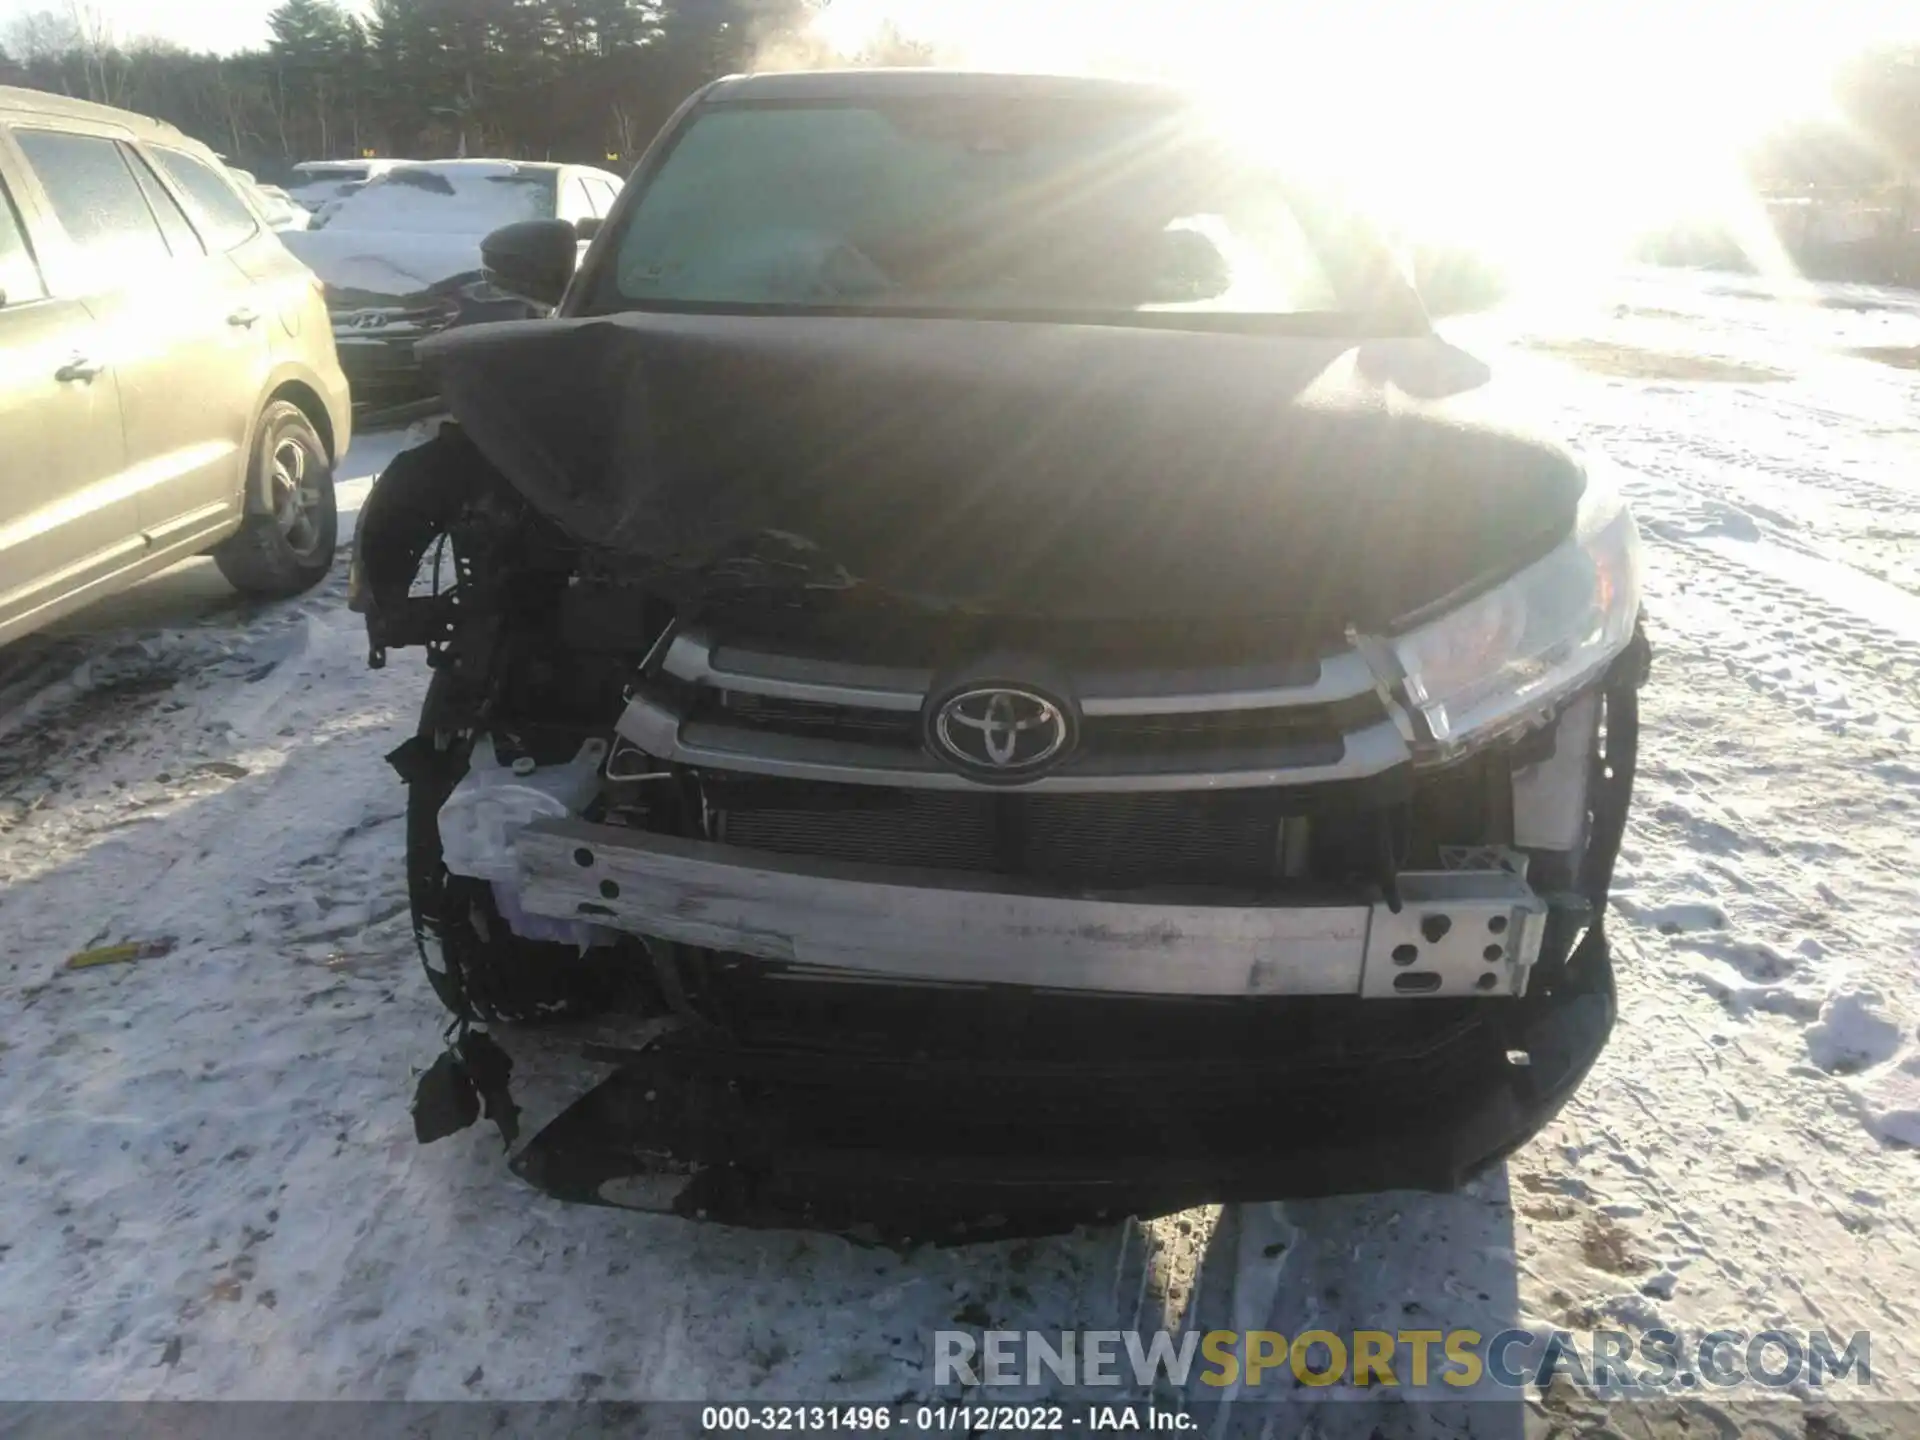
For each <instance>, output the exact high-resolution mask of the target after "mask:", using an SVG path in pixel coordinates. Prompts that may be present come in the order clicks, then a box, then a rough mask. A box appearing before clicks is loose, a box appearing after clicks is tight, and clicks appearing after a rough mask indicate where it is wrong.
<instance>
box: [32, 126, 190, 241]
mask: <svg viewBox="0 0 1920 1440" xmlns="http://www.w3.org/2000/svg"><path fill="white" fill-rule="evenodd" d="M13 138H14V139H15V140H17V141H18V142H19V143H20V148H21V149H22V150H23V151H25V152H26V156H27V160H28V162H29V163H30V164H31V165H32V166H33V172H34V174H35V175H37V176H39V177H40V187H41V188H42V189H43V190H45V191H46V192H47V199H48V200H50V201H51V202H52V203H53V213H54V214H55V215H56V216H57V217H58V218H59V221H60V225H61V228H63V229H64V230H65V231H66V232H67V236H68V238H69V239H71V240H72V241H73V243H74V245H75V246H76V247H77V248H78V249H79V250H80V251H81V253H82V254H84V255H85V256H86V257H87V259H88V260H89V261H90V262H92V263H93V264H94V265H95V266H96V267H98V269H99V270H100V271H103V272H104V271H107V270H112V271H116V272H124V271H127V270H138V269H142V268H144V267H146V266H149V265H153V264H155V263H163V262H165V261H167V260H169V259H171V258H172V252H170V251H169V250H168V249H167V242H166V239H165V238H164V237H163V236H162V235H161V233H160V226H159V223H158V222H157V221H155V219H154V218H153V211H152V210H151V209H149V208H148V207H147V197H146V196H145V195H143V194H141V193H140V182H139V181H137V180H136V179H134V176H133V171H131V170H129V169H128V168H127V162H126V160H125V158H123V157H122V155H121V153H120V147H119V146H118V145H117V144H115V143H114V142H113V141H111V140H102V139H100V138H99V137H98V136H94V135H70V134H67V133H66V132H64V131H59V130H16V131H15V132H14V137H13Z"/></svg>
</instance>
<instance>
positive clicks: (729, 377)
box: [422, 314, 1584, 633]
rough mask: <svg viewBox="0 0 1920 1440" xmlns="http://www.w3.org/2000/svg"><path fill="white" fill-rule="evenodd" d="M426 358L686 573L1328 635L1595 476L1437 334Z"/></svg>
mask: <svg viewBox="0 0 1920 1440" xmlns="http://www.w3.org/2000/svg"><path fill="white" fill-rule="evenodd" d="M422 354H423V355H424V356H425V357H427V359H428V363H429V364H430V365H431V366H432V367H433V368H434V370H435V372H436V373H437V375H438V378H439V382H440V387H441V391H442V394H443V395H444V396H445V398H446V400H447V402H448V405H449V406H450V408H451V409H452V411H453V414H454V416H455V418H456V419H458V420H459V421H460V423H461V424H462V426H463V427H464V428H465V430H466V431H467V433H468V435H469V436H470V437H471V438H472V440H473V442H474V444H475V445H476V446H477V447H478V448H479V450H480V451H481V452H482V454H484V455H485V456H486V458H487V459H488V460H489V461H491V462H492V463H493V464H494V465H495V466H497V467H498V468H499V469H500V470H501V471H502V472H503V473H504V474H505V476H506V477H507V479H508V480H509V481H510V482H511V483H512V484H513V485H514V486H515V487H516V488H517V489H518V490H519V491H520V492H521V493H522V494H523V495H525V496H526V497H527V499H528V500H529V501H530V502H531V503H532V504H533V505H534V506H535V507H536V508H537V509H538V510H540V511H541V512H542V513H544V514H545V515H546V516H547V517H548V518H550V519H551V520H553V521H554V522H556V523H557V524H558V525H559V526H560V527H561V528H562V529H564V530H565V531H567V532H568V533H569V534H571V535H572V536H573V537H574V538H575V539H577V540H578V541H580V542H582V543H585V544H588V545H591V546H597V547H603V548H605V549H607V550H611V551H614V552H619V553H620V554H622V555H624V556H628V557H631V558H632V559H633V560H634V561H636V562H644V563H645V564H647V565H650V566H652V567H655V568H656V569H658V570H659V571H661V572H662V573H663V574H665V575H667V576H668V577H669V578H670V579H672V580H673V581H674V582H676V583H677V585H678V586H679V587H680V589H681V590H682V591H683V592H684V591H686V590H689V589H690V590H692V591H694V592H696V593H712V592H715V591H721V590H726V589H728V588H730V587H738V586H740V585H743V584H747V585H765V584H781V583H785V584H803V585H809V586H822V585H824V586H850V585H856V584H857V585H865V586H873V587H878V588H879V589H880V590H883V591H885V592H887V593H888V594H889V595H890V596H893V597H897V598H899V599H902V600H905V601H907V602H910V603H912V604H915V605H917V606H924V607H928V608H932V609H937V610H947V611H963V612H969V613H974V614H982V615H1007V616H1019V615H1044V616H1050V617H1053V618H1058V619H1070V620H1078V619H1089V620H1114V619H1125V618H1129V617H1141V618H1145V617H1154V618H1156V619H1158V620H1161V621H1165V620H1167V619H1169V618H1182V617H1191V618H1202V617H1221V616H1229V615H1231V616H1240V617H1248V616H1268V617H1272V618H1274V619H1276V620H1278V619H1281V618H1283V617H1291V618H1292V620H1293V621H1294V622H1295V623H1294V626H1293V627H1292V628H1294V629H1295V630H1296V632H1297V631H1298V629H1299V626H1300V624H1301V623H1302V622H1305V623H1306V628H1307V629H1309V630H1311V631H1315V632H1318V631H1322V630H1329V631H1333V632H1335V633H1337V632H1338V630H1339V629H1340V628H1341V627H1343V626H1344V625H1346V624H1348V623H1359V624H1380V623H1383V622H1385V621H1386V620H1388V619H1390V618H1392V617H1394V616H1396V615H1400V614H1404V613H1406V612H1407V611H1409V610H1412V609H1414V608H1417V607H1418V606H1420V605H1423V604H1426V603H1429V602H1431V601H1433V600H1436V599H1438V598H1440V597H1442V596H1443V595H1445V594H1448V593H1450V592H1451V591H1453V590H1455V589H1457V588H1459V587H1460V586H1462V585H1465V584H1469V583H1472V582H1474V581H1476V580H1478V579H1481V578H1484V577H1486V576H1487V575H1488V574H1489V573H1490V572H1505V571H1510V570H1513V569H1516V568H1518V567H1519V566H1520V565H1522V564H1524V563H1526V562H1527V561H1528V560H1530V559H1533V558H1535V557H1536V556H1538V555H1539V554H1541V553H1543V552H1544V551H1545V550H1546V549H1547V548H1549V547H1550V546H1551V545H1552V544H1553V543H1555V542H1556V541H1557V540H1558V539H1560V538H1561V537H1563V536H1564V535H1566V534H1567V533H1568V531H1569V530H1570V528H1571V526H1572V523H1573V517H1574V512H1575V508H1576V505H1577V503H1578V498H1579V494H1580V491H1581V489H1582V486H1583V484H1584V480H1583V475H1582V471H1581V469H1580V467H1579V465H1578V464H1577V463H1576V461H1575V460H1574V459H1573V457H1572V456H1571V455H1569V454H1568V452H1567V451H1566V450H1565V449H1564V448H1563V447H1561V446H1559V445H1557V444H1555V443H1553V442H1552V441H1550V440H1547V439H1544V438H1542V437H1540V436H1538V435H1535V434H1531V433H1529V432H1528V431H1527V430H1525V429H1524V428H1520V427H1517V426H1514V425H1511V424H1509V423H1506V422H1505V421H1504V420H1503V419H1502V418H1501V417H1500V415H1499V414H1498V411H1497V405H1498V400H1497V397H1496V396H1495V394H1494V391H1495V390H1496V388H1497V387H1494V386H1492V385H1490V384H1485V383H1481V382H1484V381H1485V380H1486V371H1485V369H1484V367H1481V366H1479V364H1478V362H1476V361H1473V360H1471V359H1470V358H1469V357H1467V356H1465V355H1463V354H1462V353H1461V352H1459V351H1457V350H1453V349H1451V347H1448V346H1446V345H1445V344H1444V343H1443V342H1441V341H1439V340H1436V339H1432V338H1426V339H1407V340H1374V341H1364V342H1356V341H1354V340H1351V339H1333V338H1323V337H1322V338H1304V337H1294V336H1285V337H1281V336H1250V335H1242V334H1221V333H1211V332H1209V333H1198V332H1193V331H1177V330H1163V329H1150V328H1144V327H1126V326H1066V325H1048V324H1027V323H1010V322H999V321H961V320H921V319H908V318H891V317H889V318H826V317H794V316H786V317H764V318H763V317H738V316H728V317H712V316H684V315H681V316H675V315H658V314H654V315H637V314H631V315H618V316H612V317H603V318H592V319H579V320H558V321H536V322H525V323H520V324H514V325H511V326H502V325H493V326H478V327H473V328H470V329H466V330H464V331H455V332H452V333H449V334H446V335H443V336H440V337H437V338H436V339H434V340H432V341H429V342H427V343H426V344H425V345H423V347H422ZM1423 395H1426V396H1432V397H1435V398H1430V399H1422V398H1419V397H1420V396H1423ZM1449 395H1450V397H1451V398H1443V397H1447V396H1449Z"/></svg>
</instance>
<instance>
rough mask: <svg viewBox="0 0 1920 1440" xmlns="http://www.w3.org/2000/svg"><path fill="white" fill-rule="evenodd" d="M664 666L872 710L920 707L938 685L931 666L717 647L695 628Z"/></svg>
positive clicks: (734, 686)
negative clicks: (903, 666)
mask: <svg viewBox="0 0 1920 1440" xmlns="http://www.w3.org/2000/svg"><path fill="white" fill-rule="evenodd" d="M661 668H662V669H663V670H665V671H666V672H667V674H669V675H671V676H673V677H674V678H675V679H676V680H685V681H687V682H688V683H689V684H693V685H710V686H712V687H713V688H714V689H716V690H738V691H740V692H741V693H742V694H746V695H772V696H777V697H779V698H780V699H783V700H812V701H814V702H816V703H818V704H822V705H850V706H858V707H865V708H867V709H870V710H915V711H917V710H918V709H919V708H920V706H921V704H922V703H923V702H924V701H925V700H926V696H927V690H928V689H929V688H930V687H931V686H932V684H933V672H932V671H930V670H894V669H890V668H888V667H886V666H881V665H850V664H847V663H846V662H844V661H840V660H811V659H798V658H796V657H794V656H791V655H767V654H762V653H761V652H759V651H755V650H744V649H737V648H735V647H734V646H731V645H725V646H716V645H714V644H713V643H712V641H711V640H709V639H708V638H707V637H706V636H705V635H702V634H699V633H697V632H693V631H687V632H683V633H681V634H679V635H676V636H674V637H673V644H672V645H671V646H669V647H668V649H667V655H666V659H665V660H663V661H662V662H661Z"/></svg>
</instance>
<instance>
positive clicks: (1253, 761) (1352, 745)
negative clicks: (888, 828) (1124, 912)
mask: <svg viewBox="0 0 1920 1440" xmlns="http://www.w3.org/2000/svg"><path fill="white" fill-rule="evenodd" d="M815 638H816V639H819V637H815ZM766 643H767V642H766V641H765V640H758V641H756V642H754V644H753V645H746V644H729V643H725V642H724V641H722V640H719V639H716V638H715V637H714V636H713V635H712V634H711V633H709V632H708V631H707V630H706V629H705V628H704V627H692V628H689V629H687V630H685V631H681V632H678V633H676V634H675V635H674V637H673V639H672V642H671V643H670V644H669V645H668V646H667V648H666V652H665V654H664V655H663V656H662V657H661V659H660V661H659V663H658V668H657V670H656V671H654V672H653V673H650V674H648V675H647V676H645V677H643V679H642V680H641V681H640V682H639V683H637V684H636V685H635V686H634V687H633V691H632V693H631V695H630V697H629V700H628V705H627V709H626V711H625V712H624V713H623V714H622V716H621V718H620V722H619V726H618V729H619V732H620V734H621V735H622V736H623V737H625V738H626V739H627V740H628V741H630V742H632V743H633V744H634V745H635V746H637V747H639V748H640V749H641V750H643V751H644V752H646V753H647V754H648V755H652V756H655V757H657V758H659V759H660V760H662V761H664V762H667V763H670V764H679V765H684V766H687V767H689V768H692V769H697V770H699V771H700V772H702V773H703V774H706V775H729V774H732V775H753V776H763V777H768V778H780V779H786V780H795V781H813V782H820V783H826V784H840V785H856V786H861V787H871V788H874V789H886V788H891V789H900V788H911V789H914V790H938V791H944V792H949V793H952V794H969V793H972V794H976V798H977V801H978V803H977V804H976V805H975V807H974V809H973V810H972V811H970V812H968V813H969V816H970V818H969V820H968V821H967V822H966V825H973V826H976V827H979V828H980V830H981V833H982V834H984V833H985V827H986V824H987V822H986V821H985V820H984V819H981V818H980V817H981V816H982V815H984V814H987V813H988V812H991V815H992V817H993V821H992V829H993V832H994V841H993V843H994V845H995V846H996V847H997V853H998V854H999V855H1000V857H1001V858H1000V861H999V863H1000V865H1001V866H1002V867H1003V868H1018V867H1017V865H1015V864H1014V863H1013V862H1010V861H1009V860H1007V858H1006V857H1007V855H1008V854H1009V853H1013V854H1016V855H1017V856H1018V857H1020V861H1019V863H1021V864H1025V863H1028V862H1029V861H1031V860H1032V858H1033V857H1034V856H1035V855H1036V854H1044V853H1046V852H1047V851H1048V849H1049V846H1048V843H1047V839H1046V832H1045V825H1044V817H1038V816H1036V817H1035V818H1034V819H1033V822H1032V823H1027V817H1026V816H1025V815H1024V814H1023V813H1017V811H1016V807H1009V806H1007V805H1005V804H1004V803H1002V802H1001V801H1000V799H999V798H998V797H997V796H995V795H992V794H984V795H983V794H979V793H978V792H981V791H988V790H990V789H991V787H990V786H989V785H987V784H985V783H984V782H982V781H981V780H979V779H978V778H977V777H974V776H972V775H969V774H965V773H962V772H961V771H960V770H958V769H956V768H954V767H952V766H950V765H948V764H946V763H944V762H943V761H942V759H941V758H940V757H939V756H937V755H936V754H934V753H932V752H931V751H930V750H929V748H928V747H927V745H926V744H925V743H924V737H923V735H922V726H923V723H924V717H925V715H926V712H927V709H928V707H929V705H932V704H936V703H938V702H939V701H940V699H941V697H942V696H943V695H944V694H946V693H948V692H949V691H950V690H951V689H955V688H957V687H958V686H960V685H961V684H963V683H986V684H991V683H994V681H1005V682H1006V683H1008V684H1009V685H1010V686H1011V687H1013V688H1020V686H1021V685H1022V683H1023V682H1022V678H1021V677H1022V676H1023V675H1024V674H1027V673H1029V672H1030V673H1031V674H1032V676H1033V679H1032V684H1033V685H1034V686H1035V687H1037V688H1039V689H1041V690H1042V691H1043V692H1044V693H1052V694H1055V695H1057V696H1058V697H1059V698H1060V699H1061V700H1062V701H1064V702H1065V703H1066V704H1067V705H1068V706H1069V707H1071V708H1073V709H1075V710H1077V711H1078V719H1079V722H1080V735H1079V743H1078V744H1077V745H1076V746H1074V747H1073V749H1072V750H1071V752H1070V753H1068V754H1067V755H1066V756H1065V757H1064V758H1062V760H1061V761H1060V763H1059V764H1058V765H1056V766H1055V767H1053V768H1052V769H1051V770H1048V771H1046V772H1045V773H1042V774H1038V775H1035V776H1032V777H1029V778H1027V779H1026V780H1024V781H1022V782H1021V784H1020V785H1019V787H1018V789H1019V791H1020V792H1021V793H1022V794H1024V795H1026V796H1029V797H1038V796H1040V795H1043V794H1044V795H1048V796H1058V795H1067V794H1102V795H1109V796H1112V795H1120V794H1141V795H1145V794H1163V793H1168V792H1176V791H1180V792H1189V793H1201V792H1206V793H1216V792H1221V791H1227V790H1248V791H1252V790H1272V789H1275V788H1287V787H1296V788H1297V787H1303V786H1312V785H1321V784H1328V783H1335V782H1346V781H1360V780H1371V779H1373V778H1375V777H1378V776H1382V775H1385V774H1387V773H1388V772H1390V771H1393V770H1396V769H1398V768H1400V767H1401V766H1403V765H1405V764H1407V763H1408V762H1409V761H1410V760H1411V758H1412V757H1411V751H1410V749H1409V747H1408V744H1407V741H1406V739H1405V738H1404V735H1403V732H1402V730H1401V728H1400V727H1399V725H1397V724H1396V722H1395V720H1394V719H1393V718H1392V717H1391V716H1390V714H1389V710H1388V706H1387V704H1386V702H1385V701H1383V699H1382V698H1381V695H1380V692H1379V682H1378V680H1377V678H1376V676H1375V673H1374V670H1373V667H1372V665H1371V664H1370V663H1369V662H1368V661H1367V659H1366V657H1365V656H1364V655H1363V654H1362V653H1361V652H1359V651H1358V650H1355V649H1347V650H1343V651H1338V652H1335V653H1331V654H1327V655H1323V656H1321V657H1320V658H1318V659H1314V660H1302V659H1299V658H1298V657H1295V656H1291V655H1289V654H1285V653H1281V654H1279V655H1278V656H1277V657H1276V656H1275V655H1272V654H1267V653H1264V652H1255V653H1253V654H1252V656H1251V658H1247V659H1242V660H1238V661H1234V662H1232V663H1226V664H1221V665H1218V666H1213V667H1211V668H1209V667H1208V666H1206V665H1199V664H1184V665H1179V666H1174V667H1171V668H1165V667H1163V668H1158V669H1155V668H1142V665H1143V662H1142V661H1141V660H1140V659H1138V658H1128V659H1127V662H1126V665H1125V666H1124V667H1123V668H1115V667H1114V666H1112V665H1108V666H1104V667H1103V666H1101V665H1099V664H1098V663H1096V662H1095V661H1094V660H1092V659H1090V658H1089V657H1087V656H1085V655H1079V656H1077V659H1076V663H1073V664H1067V663H1065V662H1061V661H1057V660H1054V659H1050V658H1047V657H1043V656H1034V655H1028V656H1026V657H1025V658H1021V657H1020V656H1013V657H1007V656H1001V657H999V658H998V659H991V658H990V657H989V656H987V655H986V654H984V653H983V654H981V655H978V656H975V657H973V658H972V659H969V660H966V661H964V662H955V663H952V664H945V665H944V666H943V665H941V664H939V663H935V662H936V661H938V660H939V659H940V656H939V655H928V656H926V657H924V659H923V663H920V664H914V663H911V661H912V658H913V657H911V656H902V655H900V654H897V653H894V652H892V651H889V652H887V653H886V654H885V655H884V656H876V654H875V653H874V652H872V651H870V650H867V649H863V648H860V647H855V646H849V647H847V649H846V650H845V651H844V652H843V653H840V654H836V655H826V654H822V653H820V650H819V648H818V647H817V646H816V647H814V648H811V649H809V650H807V651H806V652H805V653H798V652H791V651H775V650H769V649H761V648H756V646H760V645H765V644H766ZM944 653H945V652H944V651H943V652H941V654H944ZM1154 653H1155V654H1156V655H1157V653H1158V652H1154ZM1197 653H1198V654H1199V655H1204V656H1208V657H1212V656H1213V655H1214V654H1215V652H1214V651H1213V650H1212V649H1210V648H1206V647H1201V648H1200V649H1199V650H1198V652H1197ZM1108 658H1109V659H1111V658H1113V657H1108ZM902 660H905V661H907V662H909V663H899V662H901V661H902ZM989 664H992V666H993V667H994V669H995V670H996V671H997V670H999V669H1000V668H1001V667H1009V668H1010V669H1011V670H1012V672H1013V673H1012V674H1011V675H1002V674H993V675H992V676H991V678H983V677H984V676H985V675H986V673H987V666H988V665H989ZM953 823H954V824H956V825H959V824H960V822H958V821H955V822H953ZM1009 828H1012V829H1014V830H1017V831H1018V833H1019V836H1020V841H1019V844H1018V845H1017V846H1013V844H1012V842H1010V841H1009V840H1008V839H1007V838H1006V833H1005V832H1006V831H1007V830H1008V829H1009ZM1096 828H1097V827H1096ZM1135 830H1136V827H1135V826H1134V825H1133V823H1132V821H1131V820H1129V821H1128V823H1127V824H1125V825H1122V826H1120V827H1118V828H1117V829H1116V830H1115V831H1114V835H1113V843H1114V844H1115V845H1117V846H1122V847H1124V846H1125V845H1126V844H1128V843H1131V840H1132V837H1133V835H1134V834H1135ZM960 833H963V834H971V833H973V832H972V831H971V830H968V829H967V828H966V826H965V825H960ZM841 843H852V842H841ZM982 843H984V842H982ZM1010 846H1012V849H1011V850H1010V849H1009V847H1010ZM908 848H909V849H910V850H911V849H912V848H913V847H912V846H909V847H908ZM905 863H918V862H916V861H911V860H909V861H907V862H905Z"/></svg>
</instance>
